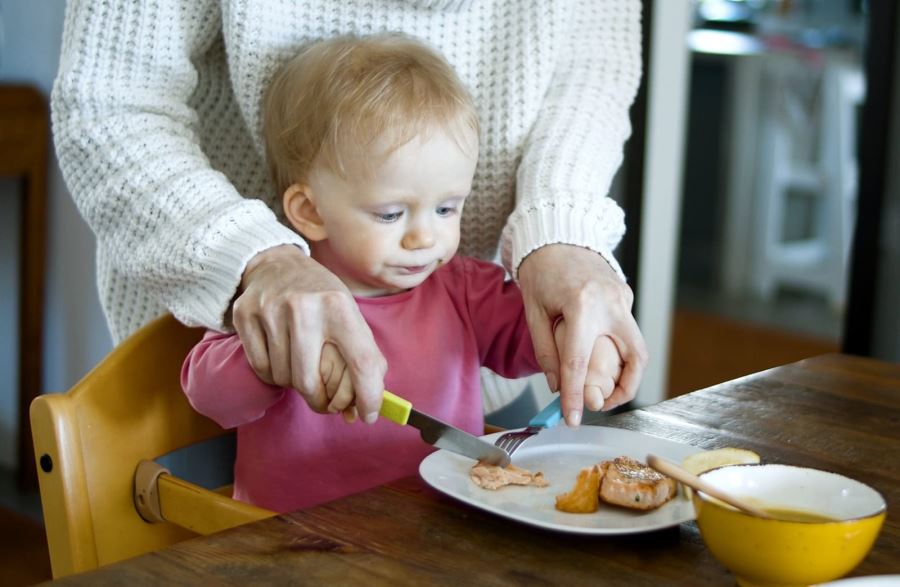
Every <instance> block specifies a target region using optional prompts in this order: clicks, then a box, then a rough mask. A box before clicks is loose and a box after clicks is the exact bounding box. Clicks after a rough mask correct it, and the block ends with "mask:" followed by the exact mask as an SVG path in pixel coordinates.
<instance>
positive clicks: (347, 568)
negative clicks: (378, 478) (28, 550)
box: [59, 355, 900, 587]
mask: <svg viewBox="0 0 900 587" xmlns="http://www.w3.org/2000/svg"><path fill="white" fill-rule="evenodd" d="M605 423H606V424H608V425H611V426H616V427H620V428H627V429H631V430H638V431H641V432H646V433H648V434H653V435H656V436H661V437H664V438H669V439H671V440H676V441H679V442H684V443H690V444H693V445H696V446H701V447H704V448H716V447H722V446H740V447H746V448H750V449H752V450H755V451H757V452H758V453H760V454H761V455H763V459H764V461H766V462H774V463H789V464H796V465H805V466H811V467H817V468H821V469H828V470H832V471H836V472H838V473H842V474H845V475H848V476H851V477H853V478H856V479H859V480H860V481H863V482H865V483H868V484H871V485H872V486H874V487H876V488H877V489H878V490H879V491H881V493H882V495H884V497H885V498H886V500H887V502H888V518H887V521H886V523H885V526H884V528H883V530H882V532H881V535H880V537H879V539H878V541H877V542H876V544H875V546H874V548H873V549H872V551H871V552H870V553H869V555H868V557H867V558H866V559H865V560H864V561H863V562H862V564H861V565H860V566H859V567H857V569H856V570H855V571H854V572H853V574H854V575H874V574H887V573H896V572H898V569H900V450H898V449H900V365H897V364H888V363H882V362H878V361H874V360H870V359H861V358H855V357H850V356H846V355H824V356H821V357H816V358H813V359H808V360H805V361H801V362H799V363H794V364H791V365H787V366H784V367H778V368H775V369H771V370H769V371H765V372H762V373H758V374H756V375H751V376H748V377H744V378H741V379H737V380H735V381H730V382H728V383H724V384H721V385H717V386H715V387H711V388H709V389H706V390H703V391H699V392H694V393H691V394H688V395H684V396H681V397H678V398H676V399H673V400H669V401H666V402H663V403H660V404H657V405H655V406H652V407H649V408H645V409H640V410H635V411H632V412H628V413H624V414H620V415H617V416H613V417H611V418H609V419H608V420H606V421H605ZM59 582H60V583H63V584H70V585H111V584H117V585H156V584H185V585H200V584H204V585H205V584H215V585H247V584H265V585H268V584H303V583H309V584H336V585H345V584H362V585H366V586H367V587H374V586H377V585H391V586H393V585H421V584H438V585H448V586H449V585H453V586H457V585H476V584H478V585H498V586H499V585H600V584H602V585H628V586H636V585H648V586H649V585H653V586H655V585H734V579H733V578H732V576H731V575H730V574H729V573H728V572H727V571H726V570H725V569H724V568H723V567H722V566H721V565H720V564H719V563H718V562H716V561H715V560H714V559H713V558H712V556H711V554H710V553H709V551H708V550H707V549H706V547H705V546H704V545H703V542H702V540H701V539H700V535H699V532H698V530H697V526H696V525H695V524H694V523H693V522H691V523H686V524H681V525H680V526H678V527H675V528H670V529H668V530H662V531H658V532H653V533H647V534H639V535H631V536H625V537H580V536H572V535H566V534H559V533H554V532H549V531H544V530H539V529H535V528H531V527H529V526H524V525H520V524H517V523H515V522H511V521H508V520H505V519H503V518H499V517H495V516H492V515H489V514H486V513H483V512H481V511H480V510H477V509H474V508H471V507H468V506H466V505H463V504H461V503H458V502H456V501H454V500H453V499H450V498H448V497H445V496H443V495H442V494H440V493H438V492H436V491H434V490H432V489H430V488H428V487H427V486H425V485H424V484H423V483H422V482H421V481H420V480H419V479H417V478H409V479H404V480H402V481H399V482H396V483H393V484H390V485H387V486H383V487H378V488H376V489H373V490H371V491H367V492H365V493H362V494H358V495H355V496H351V497H348V498H345V499H342V500H339V501H337V502H334V503H331V504H328V505H324V506H320V507H318V508H315V509H312V510H308V511H301V512H294V513H291V514H287V515H283V516H279V517H276V518H272V519H269V520H264V521H262V522H257V523H254V524H249V525H247V526H243V527H239V528H234V529H232V530H228V531H226V532H222V533H220V534H215V535H212V536H207V537H203V538H197V539H193V540H189V541H186V542H183V543H181V544H178V545H176V546H174V547H171V548H168V549H165V550H162V551H158V552H156V553H152V554H149V555H144V556H141V557H137V558H134V559H131V560H129V561H124V562H121V563H117V564H114V565H110V566H108V567H105V568H102V569H100V570H97V571H93V572H90V573H85V574H82V575H75V576H72V577H69V578H66V579H63V580H61V581H59Z"/></svg>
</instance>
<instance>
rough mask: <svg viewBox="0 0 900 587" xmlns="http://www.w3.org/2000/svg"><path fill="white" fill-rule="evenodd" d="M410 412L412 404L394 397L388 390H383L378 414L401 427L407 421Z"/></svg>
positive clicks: (397, 396)
mask: <svg viewBox="0 0 900 587" xmlns="http://www.w3.org/2000/svg"><path fill="white" fill-rule="evenodd" d="M411 410H412V402H410V401H407V400H405V399H403V398H402V397H400V396H399V395H394V394H393V393H391V392H390V391H388V390H386V389H385V390H384V399H383V400H381V412H380V414H381V415H382V416H384V417H385V418H387V419H388V420H390V421H391V422H396V423H397V424H400V425H401V426H403V425H405V424H406V421H407V420H409V412H410V411H411Z"/></svg>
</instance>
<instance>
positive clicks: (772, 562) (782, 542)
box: [692, 465, 886, 587]
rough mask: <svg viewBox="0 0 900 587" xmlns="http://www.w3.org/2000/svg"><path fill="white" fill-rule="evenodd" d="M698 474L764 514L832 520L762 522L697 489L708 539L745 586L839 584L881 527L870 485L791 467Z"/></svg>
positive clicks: (881, 513)
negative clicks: (782, 512) (798, 514)
mask: <svg viewBox="0 0 900 587" xmlns="http://www.w3.org/2000/svg"><path fill="white" fill-rule="evenodd" d="M701 477H702V478H703V480H704V481H707V482H709V483H711V484H712V485H714V486H715V487H717V488H719V489H721V490H723V491H727V492H730V493H731V494H733V495H734V496H736V497H739V498H744V500H746V501H747V502H748V503H750V504H752V505H756V506H757V507H760V508H762V509H765V510H770V511H771V510H788V511H794V512H806V513H812V514H817V515H819V516H824V517H827V518H830V520H824V521H803V522H799V521H786V520H783V519H775V520H764V519H761V518H757V517H754V516H751V515H749V514H745V513H743V512H740V511H738V510H735V509H734V508H732V507H731V506H728V505H725V504H723V503H722V502H719V501H717V500H715V499H713V498H711V497H709V496H707V495H705V494H703V493H698V492H694V495H693V498H692V499H693V501H694V510H695V512H696V514H697V526H699V527H700V534H701V535H702V536H703V541H704V542H705V543H706V546H707V547H708V548H709V550H710V551H711V552H712V553H713V555H714V556H715V557H716V558H717V559H718V560H719V561H720V562H721V563H722V564H723V565H725V566H726V567H727V568H728V570H730V571H731V572H732V573H733V574H734V576H735V578H736V579H737V582H738V584H739V585H743V586H763V585H765V586H767V587H774V586H790V585H810V584H813V583H821V582H824V581H830V580H832V579H837V578H838V577H841V576H843V575H844V574H846V573H848V572H850V570H851V569H853V567H855V566H856V565H858V564H859V563H860V561H862V559H863V558H864V557H865V556H866V554H867V553H868V552H869V549H871V548H872V544H873V543H874V542H875V538H876V537H877V536H878V532H879V530H881V525H882V523H883V522H884V517H885V511H886V506H885V501H884V498H883V497H882V496H881V495H880V494H879V493H878V492H877V491H875V490H874V489H872V488H871V487H869V486H868V485H865V484H863V483H860V482H859V481H854V480H853V479H849V478H847V477H844V476H842V475H837V474H835V473H829V472H826V471H819V470H817V469H809V468H804V467H791V466H787V465H732V466H727V467H721V468H719V469H714V470H712V471H708V472H706V473H704V474H702V475H701Z"/></svg>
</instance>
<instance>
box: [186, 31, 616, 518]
mask: <svg viewBox="0 0 900 587" xmlns="http://www.w3.org/2000/svg"><path fill="white" fill-rule="evenodd" d="M264 118H265V120H264V133H263V134H264V136H265V141H266V145H265V146H266V155H267V159H268V162H269V167H270V172H271V175H272V179H273V182H274V184H275V187H276V189H277V190H278V193H279V194H282V203H283V211H284V216H285V219H286V221H287V222H288V223H289V224H290V225H291V226H292V227H293V228H294V229H295V230H297V232H298V233H300V234H301V235H302V236H303V237H304V238H305V239H306V240H307V241H308V242H309V245H310V250H311V254H312V257H313V258H314V259H315V260H316V261H317V262H319V263H321V264H322V265H323V266H325V267H326V268H328V269H329V270H330V271H331V272H333V273H334V274H335V275H336V276H338V277H339V278H340V279H341V280H342V281H343V283H344V284H346V286H347V287H348V288H349V289H350V291H351V292H352V293H353V295H354V297H355V298H356V300H357V303H358V304H359V307H360V310H361V312H362V314H363V316H364V317H365V319H366V321H367V323H368V325H369V327H370V328H371V330H372V333H373V335H374V337H375V340H376V342H377V344H378V346H379V349H380V350H381V352H382V353H383V355H384V357H385V358H386V359H387V361H388V372H387V375H386V378H385V385H386V386H387V388H388V389H390V390H391V391H393V392H394V393H396V394H397V395H399V396H401V397H404V398H406V399H408V400H410V401H411V402H412V403H413V405H414V406H415V407H416V408H417V409H420V410H421V411H423V412H426V413H428V414H431V415H433V416H435V417H437V418H440V419H442V420H444V421H446V422H450V423H452V424H453V425H455V426H458V427H460V428H462V429H464V430H467V431H468V432H471V433H472V434H481V433H482V431H483V427H484V416H483V412H482V403H481V387H480V372H479V369H480V367H481V366H485V367H488V368H490V369H492V370H493V371H495V372H497V373H499V374H500V375H502V376H505V377H521V376H525V375H529V374H532V373H536V372H538V371H539V370H540V367H539V365H538V363H537V360H536V359H535V356H534V350H533V348H532V344H531V337H530V336H529V333H528V327H527V324H526V320H525V311H524V307H523V302H522V296H521V293H520V292H519V289H518V287H517V286H516V285H515V284H514V283H513V282H511V281H507V280H505V274H504V272H503V270H502V269H501V268H500V267H498V266H496V265H494V264H492V263H489V262H485V261H479V260H475V259H470V258H463V257H458V256H455V254H456V250H457V247H458V245H459V234H460V217H461V215H462V213H463V208H464V206H465V203H466V198H467V197H468V195H469V192H470V190H471V186H472V179H473V176H474V174H475V167H476V163H477V159H478V141H479V126H478V120H477V116H476V112H475V108H474V105H473V103H472V100H471V98H470V97H469V95H468V93H467V92H466V90H465V88H464V87H463V85H462V83H461V82H460V80H459V79H458V78H457V76H456V75H455V73H454V72H453V70H452V68H451V67H450V66H449V65H448V64H447V63H446V62H445V61H444V60H443V59H442V58H441V57H440V56H439V55H438V54H437V53H436V52H435V51H434V50H432V49H430V48H429V47H427V46H425V45H423V44H422V43H420V42H418V41H416V40H414V39H412V38H409V37H405V36H399V35H378V36H373V37H365V38H350V37H342V38H336V39H332V40H327V41H323V42H319V43H316V44H314V45H312V46H310V47H309V48H307V49H306V50H304V51H303V52H302V53H300V54H299V55H298V56H296V57H294V58H293V59H291V60H290V61H289V62H287V63H286V64H285V65H284V66H283V67H282V68H281V69H280V70H279V72H278V73H277V75H276V76H275V78H274V80H273V82H272V84H271V86H270V88H269V91H268V95H267V97H266V103H265V112H264ZM565 327H566V326H565V323H564V322H561V321H558V323H557V325H556V331H555V336H556V340H557V344H560V343H561V341H563V340H565V338H564V334H563V333H564V330H565ZM618 373H619V364H618V353H617V352H616V350H615V347H614V346H613V344H612V342H611V341H610V340H609V339H607V338H601V339H600V340H599V341H598V343H597V344H596V345H595V348H594V351H593V355H592V357H591V361H590V365H589V368H588V380H587V383H588V384H593V385H595V386H597V389H598V390H600V391H598V393H597V394H594V395H590V394H589V395H588V396H586V397H585V404H586V406H587V407H588V408H589V409H599V408H600V407H601V406H602V405H603V396H608V395H609V394H610V393H611V392H612V390H613V388H614V386H615V384H614V382H615V381H616V379H617V378H618ZM320 375H321V377H322V382H323V384H324V386H325V389H326V391H327V396H328V398H329V404H328V405H327V406H313V405H308V404H307V403H306V402H305V401H304V399H303V398H302V397H301V396H300V395H299V394H298V393H296V392H294V391H293V390H291V389H285V388H281V387H277V386H272V385H268V384H266V383H264V382H262V381H260V380H259V379H258V378H257V377H256V375H255V374H254V372H253V370H252V369H251V367H250V365H249V363H248V361H247V358H246V355H245V354H244V350H243V347H242V346H241V342H240V339H239V338H238V337H237V335H235V334H225V333H219V332H212V331H210V332H208V333H207V334H206V335H205V336H204V338H203V340H202V341H201V342H200V343H198V344H197V346H196V347H194V349H192V351H191V352H190V354H189V355H188V357H187V359H186V360H185V363H184V367H183V369H182V377H181V380H182V385H183V387H184V390H185V393H186V394H187V397H188V399H189V400H190V402H191V404H192V405H193V406H194V408H195V409H197V410H198V411H199V412H201V413H203V414H205V415H207V416H208V417H210V418H212V419H214V420H215V421H216V422H218V423H219V424H220V425H222V426H223V427H228V428H233V427H236V428H237V437H238V448H237V460H236V463H235V484H234V497H235V498H236V499H240V500H242V501H246V502H250V503H253V504H256V505H258V506H261V507H265V508H268V509H271V510H274V511H279V512H281V511H289V510H293V509H298V508H303V507H309V506H313V505H316V504H320V503H324V502H326V501H330V500H333V499H337V498H339V497H342V496H344V495H348V494H351V493H356V492H359V491H363V490H365V489H368V488H370V487H373V486H376V485H380V484H383V483H387V482H389V481H392V480H394V479H397V478H400V477H404V476H409V475H412V474H415V472H416V471H417V468H418V465H419V462H420V461H421V460H422V458H424V457H425V456H426V455H427V454H428V453H429V452H430V451H431V450H432V448H431V447H430V446H428V445H427V444H425V443H424V442H422V440H421V439H420V438H419V436H418V432H417V431H416V430H414V429H411V428H408V427H402V426H397V425H396V424H393V423H392V422H389V421H386V420H383V419H382V420H378V421H376V422H375V423H373V424H372V425H371V426H365V425H362V424H360V423H355V424H352V425H345V424H344V422H342V420H341V415H340V414H343V416H344V418H343V419H344V420H347V421H348V422H352V421H353V420H354V419H355V412H354V408H353V405H354V397H355V394H354V389H353V386H352V383H351V381H350V377H349V375H348V371H347V369H346V365H345V363H344V361H343V358H342V357H341V355H340V353H339V352H338V351H337V349H336V347H334V346H332V345H331V344H327V343H326V345H325V346H324V347H323V353H322V363H321V368H320Z"/></svg>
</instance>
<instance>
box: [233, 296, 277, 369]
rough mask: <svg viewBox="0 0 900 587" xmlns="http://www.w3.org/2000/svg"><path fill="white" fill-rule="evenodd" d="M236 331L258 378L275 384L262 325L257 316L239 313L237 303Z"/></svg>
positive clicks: (235, 315)
mask: <svg viewBox="0 0 900 587" xmlns="http://www.w3.org/2000/svg"><path fill="white" fill-rule="evenodd" d="M234 329H235V330H236V331H237V334H238V338H240V339H241V345H243V347H244V353H245V354H246V355H247V361H248V362H249V363H250V368H251V369H253V372H254V373H256V376H257V377H259V378H260V380H261V381H264V382H266V383H269V384H273V383H275V381H274V380H273V378H272V369H271V367H270V363H269V351H268V344H267V343H266V335H265V330H264V329H263V326H262V323H260V322H259V320H257V319H256V317H255V316H250V315H247V314H244V313H238V311H237V303H235V311H234Z"/></svg>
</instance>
